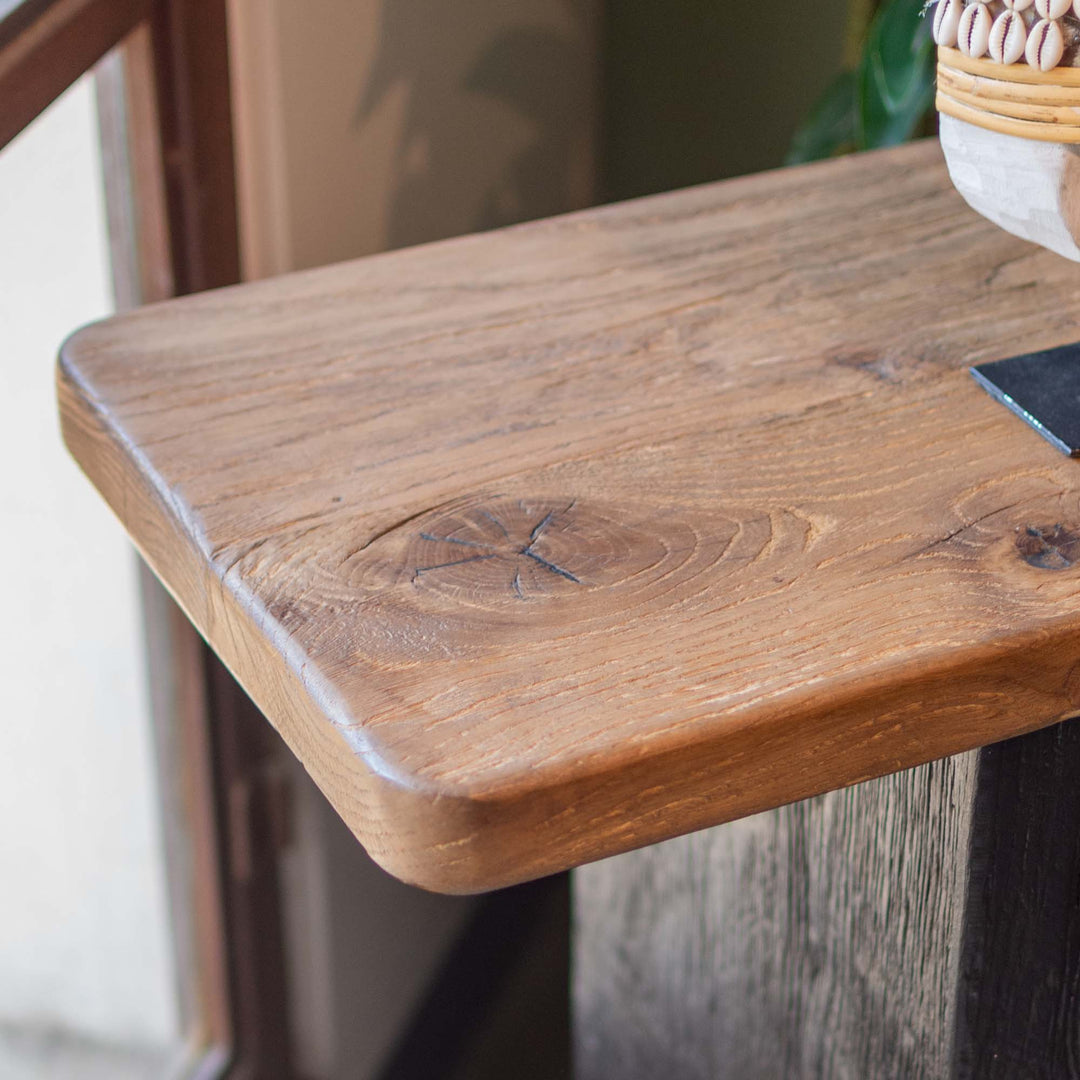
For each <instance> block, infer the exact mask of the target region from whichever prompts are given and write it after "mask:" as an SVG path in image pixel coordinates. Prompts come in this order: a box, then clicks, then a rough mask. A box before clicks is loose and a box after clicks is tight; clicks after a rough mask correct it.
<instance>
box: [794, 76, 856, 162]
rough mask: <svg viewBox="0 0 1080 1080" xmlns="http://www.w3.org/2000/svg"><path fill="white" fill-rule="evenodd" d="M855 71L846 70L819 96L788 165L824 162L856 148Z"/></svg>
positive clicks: (800, 132)
mask: <svg viewBox="0 0 1080 1080" xmlns="http://www.w3.org/2000/svg"><path fill="white" fill-rule="evenodd" d="M856 125H857V118H856V109H855V73H854V72H853V71H845V72H843V73H842V74H841V75H839V76H837V78H836V79H835V80H834V81H833V83H832V85H831V86H830V87H829V88H828V90H826V91H825V93H824V94H822V95H821V97H820V98H819V99H818V101H817V104H816V105H815V106H814V108H813V110H812V111H811V113H810V115H809V116H808V117H807V118H806V120H805V121H804V122H803V124H802V126H801V127H800V128H799V130H798V131H796V132H795V137H794V138H793V139H792V140H791V148H790V149H789V150H788V154H787V157H786V158H785V159H784V164H785V165H801V164H802V163H803V162H806V161H820V160H821V159H822V158H827V157H832V156H833V155H834V154H838V153H841V152H843V151H845V150H851V149H854V146H855V139H856Z"/></svg>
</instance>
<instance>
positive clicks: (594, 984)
mask: <svg viewBox="0 0 1080 1080" xmlns="http://www.w3.org/2000/svg"><path fill="white" fill-rule="evenodd" d="M976 756H977V755H976V754H964V755H960V756H958V757H954V758H950V759H948V760H946V761H942V762H935V763H933V764H930V765H925V766H922V767H920V768H918V769H915V770H911V771H909V772H906V773H901V774H897V775H895V776H890V777H886V778H884V779H881V780H874V781H870V782H869V783H867V784H864V785H861V786H859V787H855V788H849V789H847V790H845V791H838V792H832V793H830V794H828V795H824V796H820V797H818V798H816V799H812V800H808V801H806V802H803V803H799V804H798V805H796V806H789V807H785V808H783V809H780V810H775V811H772V812H769V813H766V814H761V815H758V816H757V817H753V818H749V819H747V820H745V821H740V822H735V823H732V824H729V825H724V826H722V827H720V828H717V829H709V830H706V831H704V832H700V833H697V834H694V835H692V836H687V837H681V838H679V839H677V840H672V841H669V842H668V843H666V844H658V845H655V846H654V847H651V848H647V849H645V850H643V851H636V852H632V853H630V854H628V855H622V856H619V857H618V858H615V859H611V860H608V861H606V862H602V863H598V864H597V865H595V866H589V867H584V868H582V869H580V870H578V871H577V872H576V873H575V874H574V916H575V924H574V943H575V952H574V963H573V970H574V973H575V984H574V1005H575V1012H574V1018H575V1031H576V1038H575V1042H576V1066H577V1068H576V1071H575V1074H574V1075H575V1077H576V1078H577V1080H605V1078H607V1077H611V1076H618V1077H620V1078H621V1080H647V1078H652V1077H657V1076H672V1077H679V1080H774V1078H778V1077H784V1078H786V1080H811V1078H814V1080H825V1078H828V1080H866V1078H877V1077H904V1078H905V1080H944V1078H945V1077H946V1076H950V1075H951V1071H950V1070H951V1062H952V1052H953V1033H954V1030H955V1027H956V1016H957V987H958V984H959V982H960V956H961V947H960V946H961V932H962V927H963V923H964V915H965V911H966V904H965V901H966V895H967V883H968V859H967V854H968V849H969V844H970V833H971V820H972V805H973V801H974V800H973V795H974V791H975V778H976V773H977V769H976ZM976 1075H989V1074H976ZM1003 1075H1008V1074H1003ZM1011 1075H1014V1076H1015V1075H1019V1074H1016V1073H1013V1074H1011Z"/></svg>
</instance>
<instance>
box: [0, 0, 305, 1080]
mask: <svg viewBox="0 0 1080 1080" xmlns="http://www.w3.org/2000/svg"><path fill="white" fill-rule="evenodd" d="M227 31H228V28H227V13H226V0H21V2H15V3H12V0H0V101H3V102H4V109H3V110H2V111H0V150H2V149H3V147H4V146H6V145H7V143H8V142H10V141H11V139H13V138H14V137H15V136H16V135H17V134H18V133H19V132H20V131H22V130H23V129H24V128H25V127H26V126H27V125H28V124H29V123H31V121H33V120H34V119H35V118H36V117H37V116H38V115H39V114H40V113H41V112H42V111H44V109H45V108H47V107H48V105H49V104H50V103H51V102H52V101H54V100H55V99H56V98H57V97H59V96H60V94H61V93H63V92H64V91H65V90H66V89H67V88H68V87H69V86H70V85H71V84H72V83H74V82H75V81H76V80H77V79H78V78H80V77H81V76H82V75H84V74H85V73H86V72H87V71H90V70H91V69H94V70H95V74H96V82H97V98H98V111H99V117H100V123H101V136H102V163H103V171H104V181H105V195H106V204H107V207H106V209H107V214H108V221H109V236H110V250H111V256H112V268H113V278H114V290H115V294H116V300H117V306H118V307H119V308H121V309H123V308H127V307H133V306H135V305H137V304H140V303H146V302H151V301H157V300H164V299H167V298H168V297H171V296H179V295H183V294H186V293H191V292H196V291H200V290H203V289H209V288H215V287H218V286H222V285H229V284H233V283H234V282H236V281H238V280H239V279H240V247H239V231H238V221H237V202H236V175H235V164H234V159H233V135H232V115H231V95H230V88H229V58H228V32H227ZM95 65H96V67H95ZM140 581H141V592H142V597H143V615H144V622H145V626H146V648H147V663H148V668H149V679H150V696H151V702H152V707H151V714H152V717H151V719H152V723H153V727H154V735H155V743H156V746H157V748H158V773H159V787H160V790H161V793H162V795H161V797H162V798H163V800H164V801H165V804H166V806H167V807H168V808H169V809H170V811H171V812H170V813H167V814H166V818H167V820H168V821H169V822H170V824H169V825H167V827H166V835H165V838H164V841H165V849H166V861H167V863H168V864H169V867H170V868H169V875H170V883H169V884H170V897H171V904H172V908H173V914H174V918H173V923H174V942H175V945H176V948H177V953H178V956H179V961H180V965H181V972H182V973H183V976H184V979H183V981H184V982H185V984H186V987H187V988H189V990H188V992H187V994H186V995H185V994H184V993H183V992H182V995H181V997H182V1001H183V1011H184V1013H185V1017H184V1019H185V1021H186V1023H187V1026H188V1027H189V1029H190V1030H189V1033H188V1034H189V1036H190V1038H191V1041H192V1044H193V1055H194V1058H193V1060H192V1061H191V1062H190V1065H189V1070H188V1075H189V1076H191V1077H197V1078H199V1080H211V1078H221V1077H234V1078H241V1077H242V1078H245V1080H256V1078H258V1080H264V1078H265V1080H289V1078H291V1077H293V1076H294V1075H295V1074H294V1072H293V1069H292V1066H291V1064H290V1062H291V1060H292V1053H291V1050H292V1044H291V1036H290V1030H289V1017H288V1005H287V1002H288V994H287V980H286V969H285V960H284V934H283V928H282V919H281V895H280V885H279V881H278V853H279V851H280V850H281V847H282V846H283V845H284V844H285V843H286V842H287V839H288V837H287V833H288V827H287V818H288V814H287V810H288V800H287V791H286V789H285V788H284V786H283V782H282V781H281V778H280V776H279V775H278V773H277V770H276V768H275V765H274V759H273V750H274V743H273V735H272V732H271V731H270V729H269V728H268V726H267V725H266V723H265V721H264V720H263V719H262V717H261V716H260V715H259V713H258V711H257V710H256V709H255V708H254V706H253V705H252V704H251V703H250V701H249V700H248V698H247V697H246V695H245V694H244V692H243V691H242V690H241V689H240V687H239V686H238V685H237V684H236V682H235V681H234V680H233V679H232V677H231V676H230V675H229V674H228V672H227V671H226V670H225V669H224V667H223V666H222V665H221V663H220V662H219V661H218V660H217V658H216V657H215V656H214V655H213V654H212V653H211V652H210V651H209V649H208V648H207V647H206V645H205V644H204V643H203V642H202V640H201V639H200V638H199V636H198V634H197V633H196V632H195V630H194V629H193V628H192V626H191V624H190V623H189V622H188V620H187V618H186V617H185V616H184V615H183V613H182V612H181V611H180V609H179V608H178V607H177V605H176V604H175V602H174V601H173V600H172V599H171V598H170V597H169V596H168V594H167V593H166V592H165V590H164V589H163V588H162V586H161V585H160V584H159V583H158V581H157V579H156V578H154V576H153V574H152V573H151V572H150V570H149V569H148V568H147V567H146V566H145V564H141V569H140Z"/></svg>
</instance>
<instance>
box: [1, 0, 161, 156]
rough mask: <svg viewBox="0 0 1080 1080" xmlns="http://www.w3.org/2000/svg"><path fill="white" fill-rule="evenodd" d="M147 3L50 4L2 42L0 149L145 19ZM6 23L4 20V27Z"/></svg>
mask: <svg viewBox="0 0 1080 1080" xmlns="http://www.w3.org/2000/svg"><path fill="white" fill-rule="evenodd" d="M149 11H150V0H54V2H53V3H49V4H44V3H35V4H33V5H32V11H31V14H32V15H33V18H29V17H22V13H21V12H20V9H19V8H16V9H15V10H14V12H13V13H12V14H11V15H10V16H9V17H8V19H10V20H12V21H14V22H15V23H16V25H15V30H14V33H13V34H11V35H3V36H0V101H2V102H3V103H4V105H3V108H2V109H0V147H3V146H6V145H7V143H9V142H10V141H11V140H12V139H13V138H14V137H15V136H16V135H18V133H19V132H20V131H22V129H23V128H24V127H26V125H27V124H29V123H30V122H31V121H32V120H33V119H34V118H35V117H36V116H37V115H38V114H39V113H41V112H42V111H43V110H44V109H45V108H46V107H47V106H48V105H49V104H50V103H51V102H52V101H54V100H55V99H56V98H57V97H59V96H60V94H61V93H63V91H64V90H66V89H67V88H68V87H69V86H70V85H71V84H72V83H73V82H74V81H75V80H76V79H77V78H78V77H79V76H80V75H82V74H83V72H85V71H89V69H90V68H91V67H92V66H93V65H94V64H95V63H96V62H97V61H98V60H100V59H101V57H103V56H104V55H105V53H107V52H108V51H109V49H111V48H112V47H113V46H114V45H116V44H118V43H119V42H120V41H121V40H122V39H123V38H124V37H125V36H126V35H127V34H128V33H129V32H130V31H131V30H133V29H135V27H136V26H137V25H138V24H139V23H140V22H141V21H142V20H143V19H144V18H146V17H147V15H148V14H149ZM7 22H8V20H5V25H6V24H7Z"/></svg>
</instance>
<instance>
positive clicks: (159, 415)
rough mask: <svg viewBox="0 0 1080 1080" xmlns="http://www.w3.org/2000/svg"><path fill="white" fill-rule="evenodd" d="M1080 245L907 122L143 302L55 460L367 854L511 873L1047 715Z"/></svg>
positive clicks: (1070, 576)
mask: <svg viewBox="0 0 1080 1080" xmlns="http://www.w3.org/2000/svg"><path fill="white" fill-rule="evenodd" d="M1078 312H1080V267H1077V266H1074V265H1072V264H1070V263H1068V262H1065V261H1064V260H1062V259H1059V258H1057V257H1055V256H1052V255H1049V254H1047V253H1045V252H1042V251H1040V250H1038V249H1036V248H1034V247H1032V246H1030V245H1027V244H1024V243H1022V242H1020V241H1018V240H1015V239H1012V238H1011V237H1009V236H1007V235H1006V234H1004V233H1003V232H1001V231H1000V230H998V229H996V228H995V227H993V226H991V225H989V224H987V223H986V222H984V221H983V220H982V219H980V218H979V217H977V216H976V215H975V214H974V213H972V212H971V211H969V210H968V209H967V208H966V207H965V206H964V205H963V203H962V202H961V200H960V198H959V196H957V195H956V194H955V193H954V192H953V190H952V188H951V187H950V185H949V181H948V179H947V176H946V173H945V169H944V167H943V164H942V162H941V159H940V153H939V151H938V149H937V146H936V144H932V143H924V144H921V145H917V146H912V147H907V148H904V149H901V150H898V151H889V152H884V153H878V154H871V155H865V156H861V157H853V158H847V159H844V160H840V161H836V162H832V163H828V164H824V165H819V166H812V167H808V168H802V169H793V170H788V171H783V172H776V173H772V174H767V175H763V176H756V177H750V178H747V179H741V180H736V181H732V182H726V183H722V184H717V185H711V186H707V187H701V188H697V189H692V190H689V191H684V192H679V193H676V194H672V195H665V196H660V197H656V198H651V199H645V200H642V201H637V202H631V203H627V204H623V205H619V206H613V207H607V208H603V209H599V210H594V211H589V212H585V213H580V214H575V215H571V216H568V217H563V218H558V219H554V220H549V221H542V222H538V223H536V224H531V225H525V226H521V227H518V228H513V229H509V230H505V231H500V232H494V233H489V234H486V235H481V236H472V237H466V238H464V239H459V240H451V241H447V242H443V243H439V244H434V245H429V246H425V247H420V248H415V249H412V250H408V251H402V252H398V253H393V254H388V255H382V256H378V257H375V258H368V259H362V260H360V261H357V262H352V263H346V264H343V265H339V266H332V267H328V268H325V269H321V270H316V271H312V272H306V273H301V274H296V275H290V276H286V277H282V278H278V279H276V280H271V281H264V282H259V283H256V284H250V285H243V286H239V287H236V288H232V289H225V290H222V291H218V292H212V293H206V294H203V295H200V296H195V297H190V298H187V299H182V300H177V301H173V302H169V303H165V304H160V305H156V306H151V307H147V308H143V309H141V310H138V311H135V312H133V313H130V314H127V315H123V316H121V317H118V318H115V319H110V320H108V321H106V322H103V323H100V324H97V325H94V326H91V327H89V328H87V329H84V330H82V331H80V332H79V333H78V334H76V335H75V336H74V337H73V338H72V339H71V340H70V341H68V343H67V344H66V345H65V347H64V349H63V352H62V356H61V359H60V375H59V385H60V404H61V411H62V417H63V430H64V436H65V439H66V441H67V444H68V446H69V447H70V449H71V452H72V453H73V454H74V455H75V457H76V458H77V459H78V461H79V463H80V464H81V466H82V467H83V469H85V471H86V472H87V474H88V475H89V476H90V478H91V479H92V480H93V482H94V483H95V484H96V485H97V487H98V488H99V489H100V490H101V492H102V494H103V495H104V497H105V498H106V499H107V500H108V502H109V503H110V505H111V506H112V507H113V509H114V510H115V512H116V513H117V514H118V515H119V517H120V518H121V520H122V521H123V523H124V525H125V526H126V527H127V529H128V530H129V531H130V533H131V535H132V537H133V538H134V540H135V542H136V543H137V544H138V546H139V547H140V549H141V550H142V552H143V553H144V554H145V556H146V558H147V559H148V560H149V562H150V564H151V565H152V566H153V568H154V569H155V570H156V572H157V573H158V574H159V575H160V577H161V578H162V580H163V581H164V582H165V583H166V585H167V586H168V587H169V589H170V590H171V591H172V592H173V594H174V595H175V596H176V598H177V599H178V600H179V602H180V603H181V605H182V606H183V607H184V609H185V610H186V612H187V613H188V615H189V616H190V617H191V619H192V620H193V621H194V623H195V624H196V626H198V628H199V629H200V631H201V632H202V633H203V634H204V636H205V637H206V638H207V640H208V641H209V642H210V644H211V645H212V646H213V647H214V648H215V649H216V650H217V652H218V653H219V654H220V655H221V657H222V658H223V659H224V661H225V662H226V663H227V664H228V666H229V667H230V668H231V669H232V671H233V672H234V674H235V675H236V676H237V677H238V678H239V680H240V681H241V683H242V684H243V685H244V686H245V687H246V688H247V690H248V692H249V693H250V694H251V696H252V697H253V698H254V700H255V702H256V703H257V704H258V705H259V706H260V707H261V709H262V710H263V711H264V712H265V713H266V715H267V717H268V718H269V719H270V721H271V722H272V723H273V724H274V725H275V727H277V729H278V730H279V731H280V732H281V734H282V735H283V736H284V738H285V740H286V741H287V742H288V744H289V745H290V746H291V748H292V750H293V751H294V752H295V753H296V754H297V756H298V757H299V758H300V759H301V760H302V761H303V763H304V764H305V766H306V767H307V768H308V770H309V771H310V772H311V774H312V775H313V776H314V777H315V779H316V780H317V781H318V783H319V784H320V786H321V787H322V789H323V790H324V791H325V793H326V794H327V796H328V797H329V798H330V800H331V801H332V802H333V803H334V805H335V806H336V807H337V809H338V811H339V812H340V813H341V815H342V816H343V817H344V818H345V820H346V821H347V822H348V823H349V825H350V826H351V827H352V828H353V830H354V831H355V832H356V834H357V836H358V837H359V838H360V840H361V841H362V842H363V843H364V845H365V846H366V847H367V848H368V849H369V851H370V852H371V854H372V855H373V856H374V857H375V858H376V859H377V860H378V861H379V862H380V863H382V864H383V865H384V866H386V867H387V868H388V869H389V870H391V871H392V872H393V873H395V874H397V875H399V876H400V877H402V878H404V879H406V880H409V881H414V882H418V883H420V884H423V885H425V886H427V887H429V888H433V889H440V890H446V891H473V890H481V889H487V888H492V887H495V886H499V885H504V884H508V883H511V882H515V881H520V880H522V879H526V878H529V877H533V876H537V875H541V874H545V873H548V872H551V871H555V870H559V869H562V868H564V867H568V866H572V865H575V864H579V863H582V862H585V861H588V860H592V859H596V858H600V857H602V856H605V855H610V854H614V853H616V852H620V851H623V850H626V849H629V848H633V847H636V846H640V845H643V844H647V843H650V842H653V841H657V840H660V839H663V838H666V837H670V836H673V835H676V834H678V833H682V832H686V831H688V830H691V829H697V828H701V827H703V826H708V825H713V824H716V823H718V822H722V821H725V820H729V819H732V818H735V817H738V816H741V815H745V814H751V813H754V812H756V811H760V810H764V809H766V808H770V807H775V806H778V805H780V804H783V803H787V802H790V801H792V800H795V799H801V798H803V797H805V796H809V795H812V794H815V793H818V792H822V791H825V790H828V789H832V788H836V787H839V786H842V785H847V784H852V783H855V782H857V781H860V780H864V779H867V778H869V777H873V776H877V775H880V774H883V773H887V772H890V771H894V770H898V769H902V768H905V767H907V766H911V765H914V764H916V763H920V762H924V761H927V760H930V759H933V758H936V757H940V756H942V755H945V754H950V753H953V752H956V751H960V750H964V749H967V748H971V747H974V746H976V745H980V744H984V743H988V742H993V741H995V740H999V739H1002V738H1005V737H1007V736H1010V735H1015V734H1018V733H1020V732H1023V731H1027V730H1030V729H1033V728H1036V727H1039V726H1041V725H1045V724H1048V723H1051V722H1053V721H1056V720H1058V719H1060V718H1062V717H1065V716H1067V715H1070V714H1072V713H1074V712H1076V711H1077V710H1078V709H1080V562H1078V561H1077V560H1080V539H1078V538H1080V463H1078V462H1076V461H1071V460H1069V459H1068V458H1066V457H1064V456H1063V455H1061V454H1060V453H1059V452H1057V451H1056V450H1054V449H1053V447H1051V446H1050V445H1049V444H1048V443H1046V442H1044V441H1043V439H1041V438H1040V437H1039V436H1038V435H1037V434H1036V433H1035V432H1033V431H1031V430H1029V429H1028V428H1027V427H1026V426H1024V425H1023V424H1022V423H1021V422H1020V421H1019V420H1017V419H1016V418H1015V417H1014V416H1012V415H1010V414H1009V413H1008V412H1007V411H1006V410H1005V409H1004V408H1002V406H1001V405H999V404H997V403H995V402H994V401H992V400H991V398H990V397H989V396H988V395H987V394H986V393H985V392H984V391H982V390H981V389H979V387H978V386H977V385H976V384H975V382H974V380H973V379H972V378H971V376H970V375H969V374H968V373H967V370H966V368H967V365H969V364H972V363H975V362H982V361H986V360H992V359H996V358H999V357H1004V356H1009V355H1011V354H1014V353H1018V352H1024V351H1029V350H1033V349H1038V348H1046V347H1049V346H1053V345H1058V344H1061V343H1063V342H1066V341H1071V340H1074V339H1076V338H1078V337H1080V325H1078V323H1077V313H1078Z"/></svg>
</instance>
